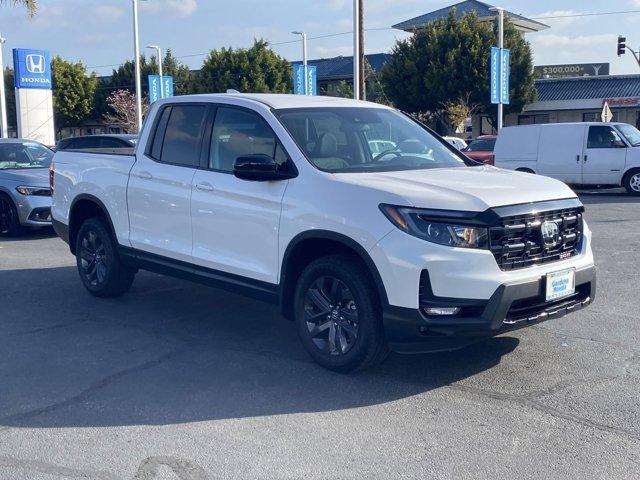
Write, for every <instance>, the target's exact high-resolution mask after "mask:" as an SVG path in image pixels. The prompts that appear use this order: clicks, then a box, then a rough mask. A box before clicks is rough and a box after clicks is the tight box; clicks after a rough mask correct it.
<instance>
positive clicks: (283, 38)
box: [0, 0, 640, 75]
mask: <svg viewBox="0 0 640 480" xmlns="http://www.w3.org/2000/svg"><path fill="white" fill-rule="evenodd" d="M363 1H364V5H365V27H366V28H367V29H369V30H368V31H367V33H366V47H365V50H366V52H367V53H378V52H388V51H389V50H391V48H392V47H393V45H394V42H395V41H396V40H397V39H402V38H406V37H407V36H408V34H406V33H404V32H401V31H398V30H393V29H391V28H390V27H391V25H393V24H396V23H398V22H401V21H403V20H407V19H410V18H413V17H415V16H418V15H421V14H424V13H427V12H430V11H433V10H436V9H438V8H442V7H445V6H449V5H452V4H453V3H456V2H455V0H453V1H441V0H363ZM503 1H504V3H501V4H498V3H496V4H498V5H500V6H502V7H504V8H505V9H507V10H509V11H512V12H514V13H518V14H521V15H524V16H527V17H531V18H535V19H537V20H538V21H541V22H543V23H546V24H547V25H549V26H550V28H549V29H546V30H544V31H541V32H537V33H530V34H527V35H526V38H527V40H528V41H529V42H530V43H531V46H532V49H533V53H534V64H536V65H550V64H560V63H591V62H594V63H599V62H609V63H610V64H611V73H612V74H624V73H640V67H639V66H638V65H637V63H636V62H635V60H634V59H633V57H632V55H631V54H629V53H628V54H626V55H624V56H622V57H621V58H618V57H617V55H616V41H617V36H618V34H622V35H626V37H627V40H628V44H629V45H631V46H632V45H636V47H634V48H639V49H640V33H638V32H640V28H638V27H639V26H640V0H610V1H608V2H603V1H595V0H581V1H580V0H563V1H551V0H535V1H532V0H503ZM488 3H491V2H488ZM352 4H353V2H352V0H231V1H230V0H224V1H222V0H140V44H141V48H142V49H143V51H144V47H145V46H146V45H148V44H157V45H160V46H161V47H162V48H163V49H166V48H171V49H172V51H173V53H174V55H176V56H178V57H179V58H180V60H181V61H183V62H184V63H186V64H187V65H189V66H190V67H191V68H198V67H199V66H200V65H201V64H202V61H203V59H204V58H205V55H206V53H207V52H208V51H209V50H210V49H212V48H221V47H234V48H238V47H248V46H250V45H251V44H252V42H253V39H254V38H260V37H261V38H264V39H266V40H268V41H269V42H271V44H272V46H273V49H274V50H276V51H277V52H278V53H279V54H281V55H283V56H284V57H285V58H287V59H289V60H299V59H300V58H301V57H302V53H301V51H302V48H301V44H300V42H299V40H297V38H298V37H296V36H294V35H292V34H291V31H293V30H301V31H306V32H307V34H308V36H309V37H310V38H311V39H310V40H309V57H310V58H327V57H334V56H337V55H351V53H352V37H351V36H350V35H349V34H343V35H339V34H341V33H345V32H349V31H350V30H351V27H352ZM621 11H623V12H627V13H623V14H611V15H604V14H603V13H604V12H621ZM591 13H598V14H599V15H591V16H581V17H566V16H567V15H576V14H591ZM549 17H563V18H549ZM0 33H1V34H2V36H4V37H5V38H6V39H7V41H6V43H5V45H4V55H5V63H6V64H7V65H10V64H11V59H10V56H11V49H12V48H14V47H23V48H42V49H48V50H50V51H51V53H52V54H53V55H60V56H62V57H64V58H66V59H69V60H80V61H82V62H83V63H84V64H85V65H87V66H88V67H89V69H90V70H94V71H96V72H97V73H98V75H108V74H110V73H111V70H112V68H113V67H114V66H117V65H118V64H120V63H122V62H123V61H124V60H126V59H129V58H132V57H133V46H132V45H133V43H132V15H131V1H130V0H39V11H38V13H37V15H36V16H35V17H34V18H32V19H28V17H27V14H26V11H25V10H24V9H23V8H20V7H14V6H11V3H10V2H7V3H5V4H3V5H2V6H0ZM334 34H336V35H334ZM326 35H333V36H330V37H325V38H319V39H313V37H321V36H326ZM147 52H149V51H147ZM149 53H150V52H149Z"/></svg>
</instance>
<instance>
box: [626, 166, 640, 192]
mask: <svg viewBox="0 0 640 480" xmlns="http://www.w3.org/2000/svg"><path fill="white" fill-rule="evenodd" d="M622 186H623V187H624V188H626V189H627V192H629V194H631V195H636V196H638V195H640V169H638V168H636V169H635V170H631V171H629V172H627V174H626V175H625V176H624V180H623V181H622Z"/></svg>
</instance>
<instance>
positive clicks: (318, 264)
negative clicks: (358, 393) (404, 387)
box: [294, 255, 389, 373]
mask: <svg viewBox="0 0 640 480" xmlns="http://www.w3.org/2000/svg"><path fill="white" fill-rule="evenodd" d="M294 308H295V321H296V327H297V330H298V335H299V337H300V340H301V341H302V344H303V346H304V347H305V349H306V350H307V352H308V353H309V355H311V357H312V358H313V359H314V360H315V361H316V362H317V363H318V364H320V365H321V366H323V367H324V368H327V369H329V370H333V371H334V372H339V373H347V372H351V371H354V370H358V369H364V368H367V367H370V366H373V365H375V364H378V363H381V362H382V361H383V360H384V359H385V358H386V357H387V355H388V353H389V348H388V346H387V343H386V340H385V337H384V329H383V327H382V308H381V306H380V300H379V298H378V292H377V290H376V288H375V286H374V284H373V281H372V280H371V276H370V274H369V272H368V271H367V270H366V269H365V268H364V267H363V266H362V265H361V263H360V262H359V261H358V260H357V259H356V258H355V257H353V256H352V255H330V256H327V257H322V258H320V259H318V260H315V261H314V262H312V263H311V264H309V265H308V266H307V267H306V268H305V269H304V271H303V272H302V274H301V275H300V278H299V279H298V282H297V285H296V291H295V299H294Z"/></svg>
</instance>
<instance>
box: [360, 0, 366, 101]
mask: <svg viewBox="0 0 640 480" xmlns="http://www.w3.org/2000/svg"><path fill="white" fill-rule="evenodd" d="M358 28H359V31H358V43H359V50H360V60H359V63H358V64H359V66H360V87H359V91H360V99H361V100H366V99H367V90H366V78H365V67H366V60H365V55H364V0H360V1H359V5H358Z"/></svg>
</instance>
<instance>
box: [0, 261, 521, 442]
mask: <svg viewBox="0 0 640 480" xmlns="http://www.w3.org/2000/svg"><path fill="white" fill-rule="evenodd" d="M0 308H1V310H0V312H1V315H0V351H2V356H1V357H0V430H2V429H3V428H4V427H19V428H20V427H21V428H31V427H42V428H48V427H51V428H59V427H88V426H125V425H165V424H175V423H186V422H197V421H206V420H215V419H231V418H243V417H254V416H264V415H278V414H290V413H301V412H325V411H334V410H341V409H349V408H356V407H362V406H368V405H375V404H381V403H385V402H391V401H394V400H399V399H403V398H406V397H410V396H412V395H416V394H420V393H424V392H426V391H429V390H433V389H438V388H440V387H443V386H446V385H449V384H451V383H453V382H456V381H459V380H462V379H464V378H467V377H470V376H473V375H476V374H478V373H480V372H483V371H485V370H488V369H490V368H492V367H493V366H495V365H497V364H498V363H499V362H500V360H501V358H502V357H503V356H504V355H506V354H508V353H510V352H512V351H513V350H514V349H515V348H516V347H517V345H518V343H519V341H518V340H517V339H516V338H512V337H499V338H494V339H490V340H488V341H486V342H484V343H480V344H477V345H474V346H471V347H467V348H465V349H463V350H459V351H456V352H448V353H439V354H429V355H415V356H401V355H394V354H392V355H391V356H390V357H389V359H388V360H387V362H386V363H385V364H383V365H381V366H379V367H377V368H374V369H371V370H368V371H365V372H361V373H356V374H351V375H339V374H335V373H332V372H328V371H326V370H324V369H322V368H321V367H319V366H317V365H316V364H315V363H313V362H312V361H311V359H310V358H309V357H308V356H307V354H306V352H305V351H304V350H303V349H302V347H301V345H300V344H299V341H298V339H297V337H296V333H295V329H294V328H293V325H292V324H291V323H290V322H288V321H286V320H284V319H283V318H282V317H281V316H280V314H279V312H278V309H277V307H275V306H271V305H267V304H263V303H260V302H256V301H252V300H247V299H245V298H243V297H240V296H236V295H232V294H229V293H226V292H223V291H220V290H214V289H210V288H206V287H201V286H198V285H194V284H190V283H186V282H181V281H178V280H175V279H171V278H166V277H161V276H159V275H154V274H150V273H140V274H139V275H138V277H137V278H136V281H135V283H134V287H133V289H132V290H131V292H130V293H129V294H127V295H125V296H123V297H122V298H120V299H109V300H103V299H97V298H93V297H91V296H90V295H89V294H88V293H87V292H86V291H85V290H84V289H83V287H82V286H81V284H80V281H79V279H78V278H77V273H76V271H75V268H73V267H60V268H43V269H34V270H4V271H2V270H0Z"/></svg>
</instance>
